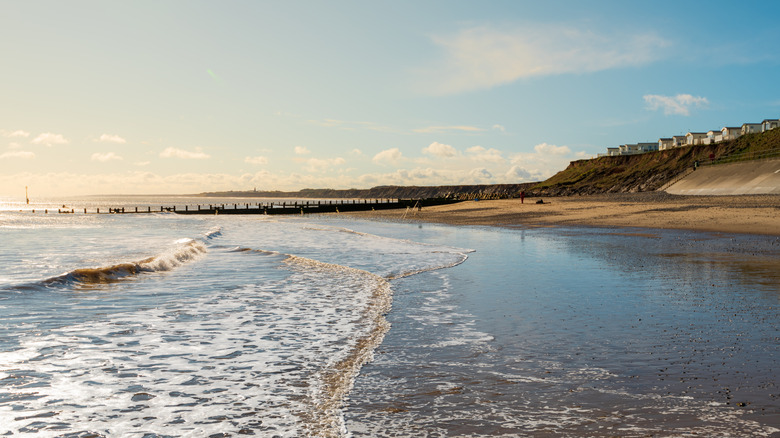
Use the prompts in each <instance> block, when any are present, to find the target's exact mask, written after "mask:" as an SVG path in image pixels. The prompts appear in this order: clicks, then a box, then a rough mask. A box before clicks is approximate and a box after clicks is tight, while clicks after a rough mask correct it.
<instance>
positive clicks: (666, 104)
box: [642, 94, 710, 116]
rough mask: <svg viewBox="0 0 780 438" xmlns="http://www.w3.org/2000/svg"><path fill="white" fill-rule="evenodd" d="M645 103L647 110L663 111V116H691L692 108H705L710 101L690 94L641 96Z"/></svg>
mask: <svg viewBox="0 0 780 438" xmlns="http://www.w3.org/2000/svg"><path fill="white" fill-rule="evenodd" d="M642 97H643V98H644V99H645V103H647V109H649V110H651V111H657V110H659V109H663V110H664V114H666V115H670V114H679V115H681V116H689V115H691V108H692V107H706V106H707V105H709V103H710V101H709V100H707V98H706V97H700V96H692V95H690V94H678V95H676V96H661V95H659V94H646V95H645V96H642Z"/></svg>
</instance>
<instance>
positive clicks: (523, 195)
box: [520, 192, 525, 204]
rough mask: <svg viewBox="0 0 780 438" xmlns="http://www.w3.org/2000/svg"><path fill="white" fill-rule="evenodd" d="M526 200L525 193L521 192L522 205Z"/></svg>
mask: <svg viewBox="0 0 780 438" xmlns="http://www.w3.org/2000/svg"><path fill="white" fill-rule="evenodd" d="M524 200H525V192H520V203H521V204H522V203H523V201H524Z"/></svg>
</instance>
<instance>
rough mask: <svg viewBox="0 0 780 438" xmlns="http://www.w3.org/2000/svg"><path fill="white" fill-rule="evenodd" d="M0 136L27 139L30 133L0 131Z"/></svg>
mask: <svg viewBox="0 0 780 438" xmlns="http://www.w3.org/2000/svg"><path fill="white" fill-rule="evenodd" d="M0 134H2V135H3V137H11V138H13V137H29V136H30V133H29V132H27V131H22V130H21V129H19V130H16V131H5V130H2V129H0Z"/></svg>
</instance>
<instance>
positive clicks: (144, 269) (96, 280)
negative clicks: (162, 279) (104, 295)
mask: <svg viewBox="0 0 780 438" xmlns="http://www.w3.org/2000/svg"><path fill="white" fill-rule="evenodd" d="M206 252H207V249H206V245H204V244H203V243H202V242H200V241H197V240H193V239H181V240H179V241H177V242H176V246H174V247H173V248H171V249H170V250H168V251H166V252H164V253H162V254H158V255H156V256H153V257H149V258H146V259H143V260H139V261H133V262H125V263H118V264H115V265H108V266H100V267H96V268H78V269H74V270H72V271H69V272H66V273H64V274H61V275H57V276H55V277H51V278H47V279H45V280H42V281H40V282H38V283H33V284H30V285H26V287H22V288H21V289H35V288H37V287H53V286H62V285H73V286H76V287H83V288H89V287H94V286H99V285H104V284H110V283H116V282H119V281H123V280H126V279H128V278H132V277H136V276H138V275H140V274H143V273H151V272H161V271H171V270H173V269H176V268H177V267H179V266H181V265H183V264H185V263H187V262H190V261H192V260H195V259H197V258H199V257H200V256H202V255H203V254H205V253H206Z"/></svg>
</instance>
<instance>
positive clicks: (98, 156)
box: [90, 152, 123, 163]
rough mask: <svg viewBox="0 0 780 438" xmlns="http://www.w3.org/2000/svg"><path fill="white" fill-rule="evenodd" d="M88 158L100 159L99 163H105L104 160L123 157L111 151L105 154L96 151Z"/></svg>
mask: <svg viewBox="0 0 780 438" xmlns="http://www.w3.org/2000/svg"><path fill="white" fill-rule="evenodd" d="M90 159H91V160H92V161H100V162H101V163H105V162H106V161H115V160H122V159H123V158H122V157H120V156H119V155H117V154H115V153H113V152H108V153H105V154H101V153H98V152H96V153H94V154H92V158H90Z"/></svg>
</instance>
